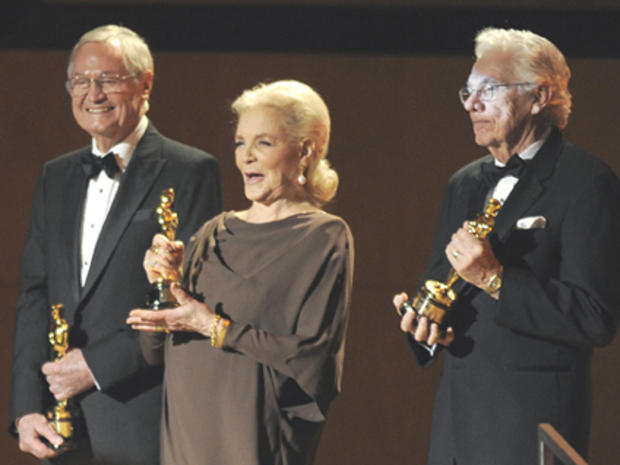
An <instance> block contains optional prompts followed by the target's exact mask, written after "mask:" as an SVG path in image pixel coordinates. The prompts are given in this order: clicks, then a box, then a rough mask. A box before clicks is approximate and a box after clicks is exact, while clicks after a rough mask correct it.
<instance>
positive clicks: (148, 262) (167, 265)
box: [142, 234, 185, 283]
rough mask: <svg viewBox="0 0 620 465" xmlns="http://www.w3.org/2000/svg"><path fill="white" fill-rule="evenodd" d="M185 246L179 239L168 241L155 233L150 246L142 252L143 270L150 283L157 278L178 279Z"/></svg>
mask: <svg viewBox="0 0 620 465" xmlns="http://www.w3.org/2000/svg"><path fill="white" fill-rule="evenodd" d="M184 254H185V246H184V245H183V242H181V241H169V240H168V238H167V237H166V236H164V235H163V234H155V236H153V242H152V244H151V248H150V249H148V250H147V251H146V253H145V254H144V261H143V262H142V264H143V266H144V271H146V276H147V278H148V280H149V282H150V283H154V282H155V281H157V280H158V279H159V278H164V279H165V280H166V281H180V280H181V277H182V275H183V273H182V271H181V265H182V264H183V255H184Z"/></svg>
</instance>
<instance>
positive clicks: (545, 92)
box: [532, 84, 551, 115]
mask: <svg viewBox="0 0 620 465" xmlns="http://www.w3.org/2000/svg"><path fill="white" fill-rule="evenodd" d="M550 100H551V87H550V86H549V85H548V84H542V85H540V86H538V87H537V88H536V90H535V91H534V103H533V104H532V114H533V115H538V114H540V112H542V111H543V108H545V107H546V106H547V105H548V104H549V101H550Z"/></svg>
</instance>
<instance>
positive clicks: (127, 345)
mask: <svg viewBox="0 0 620 465" xmlns="http://www.w3.org/2000/svg"><path fill="white" fill-rule="evenodd" d="M153 69H154V68H153V58H152V56H151V53H150V51H149V48H148V46H147V44H146V43H145V41H144V40H143V39H142V38H141V37H139V36H138V35H137V34H135V33H134V32H133V31H131V30H130V29H127V28H124V27H119V26H113V25H108V26H102V27H99V28H96V29H93V30H91V31H89V32H87V33H86V34H84V36H82V38H81V39H80V40H79V42H78V43H77V44H76V46H75V47H74V49H73V52H72V54H71V58H70V62H69V66H68V80H67V83H66V86H67V90H68V92H69V95H70V97H71V105H72V110H73V116H74V118H75V120H76V122H77V124H78V125H79V126H80V127H81V128H82V129H83V130H84V131H86V132H87V133H88V134H90V135H91V136H92V143H91V146H89V147H85V148H82V149H79V150H76V151H74V152H71V153H68V154H65V155H63V156H61V157H59V158H56V159H54V160H52V161H50V162H48V163H46V164H45V166H44V168H43V172H42V174H41V177H40V179H39V182H38V185H37V189H36V192H35V196H34V202H33V208H32V220H31V225H30V230H29V233H28V237H27V240H26V245H25V249H24V254H23V260H22V271H21V293H20V297H19V301H18V304H17V313H16V329H15V350H14V357H13V377H12V397H11V413H10V428H11V430H12V431H13V432H15V433H17V434H18V436H19V447H20V449H21V450H23V451H24V452H28V453H30V454H32V455H34V456H36V457H38V458H40V459H44V460H45V461H46V462H48V461H49V462H48V463H59V464H61V463H79V464H80V465H84V464H90V463H93V464H94V463H96V464H104V465H113V464H117V465H138V464H140V465H155V464H157V463H159V423H160V417H161V372H159V371H154V370H152V369H150V368H148V366H147V364H146V363H145V361H144V359H143V357H142V354H141V352H140V348H139V342H138V335H137V333H135V332H133V331H131V329H129V328H128V327H127V326H126V325H125V318H126V317H127V314H128V312H129V310H130V309H132V308H135V307H139V306H144V303H145V299H146V294H147V291H148V289H149V285H148V281H147V279H146V276H145V273H144V270H143V268H142V263H143V257H144V252H145V251H146V249H147V248H149V246H150V244H151V240H152V237H153V235H154V234H156V233H157V232H160V231H161V227H160V225H159V224H158V221H157V216H156V213H155V209H156V208H157V206H158V205H159V204H160V197H161V193H162V191H163V190H165V189H167V188H174V190H175V193H176V198H175V200H174V204H173V210H174V211H176V212H177V213H178V216H179V219H180V226H179V229H178V233H177V239H179V240H182V241H186V240H187V239H188V238H189V237H190V235H191V234H192V233H193V232H194V231H195V230H197V229H198V227H199V226H200V225H201V224H202V223H203V222H204V221H206V220H207V219H208V218H210V217H212V216H213V215H214V214H216V213H218V212H219V211H220V208H221V192H220V172H219V165H218V163H217V161H216V160H215V158H213V157H212V156H210V155H208V154H207V153H205V152H203V151H200V150H198V149H195V148H192V147H189V146H186V145H183V144H181V143H179V142H175V141H173V140H170V139H168V138H166V137H164V136H162V135H161V134H160V133H159V132H158V131H157V129H155V127H154V126H153V125H152V123H151V122H150V121H149V119H148V118H147V117H146V112H147V110H148V106H149V97H150V94H151V89H152V84H153ZM57 303H60V304H62V305H63V306H64V312H65V313H64V317H65V319H66V320H67V322H68V324H69V326H70V328H71V331H70V338H69V341H70V345H71V349H70V350H69V352H68V353H67V354H66V356H65V357H64V358H62V359H61V360H59V361H56V362H53V363H52V362H49V361H48V360H50V346H49V342H48V336H47V333H48V330H49V327H50V306H51V305H53V304H57ZM54 398H55V399H54ZM64 399H73V401H74V402H76V403H77V404H78V405H79V407H80V409H81V412H82V416H83V420H84V427H85V431H84V435H83V436H82V438H81V441H80V446H79V447H78V448H77V450H74V451H69V452H65V453H62V454H59V453H58V452H57V451H56V450H54V449H53V448H52V447H50V446H49V445H48V444H47V443H50V444H53V445H58V444H60V443H61V442H62V437H61V436H59V435H58V434H57V433H56V432H55V431H54V430H53V429H52V428H51V427H50V425H49V424H48V423H47V421H46V418H45V416H44V412H45V411H46V409H47V408H49V407H50V406H51V405H53V403H54V402H55V401H61V400H64ZM46 442H47V443H46Z"/></svg>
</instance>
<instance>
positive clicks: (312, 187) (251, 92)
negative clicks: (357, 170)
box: [232, 80, 338, 207]
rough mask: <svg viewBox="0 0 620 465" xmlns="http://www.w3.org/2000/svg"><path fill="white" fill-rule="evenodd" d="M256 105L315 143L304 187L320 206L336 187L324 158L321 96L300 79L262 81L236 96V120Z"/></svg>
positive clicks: (325, 122) (326, 129)
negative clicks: (273, 111) (274, 112)
mask: <svg viewBox="0 0 620 465" xmlns="http://www.w3.org/2000/svg"><path fill="white" fill-rule="evenodd" d="M259 105H262V106H267V107H272V108H276V109H278V110H279V111H280V112H282V115H283V116H284V118H283V119H284V125H285V128H286V130H287V132H288V133H289V135H290V136H291V137H293V138H295V139H297V140H298V141H302V140H304V139H310V140H311V141H312V142H314V153H312V154H311V156H310V157H309V164H308V166H307V167H306V170H305V172H304V175H305V176H306V179H307V182H306V184H305V185H304V186H303V189H304V192H305V195H306V197H307V199H308V201H310V202H311V203H312V204H313V205H316V206H319V207H320V206H322V205H324V204H326V203H327V202H329V201H330V200H332V199H333V198H334V196H335V195H336V191H337V190H338V173H336V171H335V170H334V169H333V168H331V167H330V164H329V162H328V161H327V159H326V156H327V149H328V146H329V134H330V127H331V122H330V117H329V110H328V109H327V105H325V102H324V101H323V99H322V98H321V96H320V95H319V94H318V93H317V92H316V91H315V90H314V89H312V88H311V87H310V86H308V85H307V84H304V83H303V82H299V81H294V80H284V81H275V82H271V83H269V84H265V83H261V84H258V85H257V86H255V87H253V88H252V89H247V90H245V91H244V92H243V93H242V94H241V95H240V96H239V97H237V99H236V100H235V101H234V102H233V104H232V111H233V113H234V114H235V116H236V117H237V120H238V119H239V117H240V116H241V114H242V113H243V112H244V111H246V110H248V109H249V108H252V107H255V106H259Z"/></svg>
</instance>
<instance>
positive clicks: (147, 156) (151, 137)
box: [81, 126, 166, 298]
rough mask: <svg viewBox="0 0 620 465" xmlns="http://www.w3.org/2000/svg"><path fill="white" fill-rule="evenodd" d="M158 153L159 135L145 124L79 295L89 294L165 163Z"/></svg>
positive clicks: (102, 230) (159, 151)
mask: <svg viewBox="0 0 620 465" xmlns="http://www.w3.org/2000/svg"><path fill="white" fill-rule="evenodd" d="M161 152H162V138H161V136H160V135H159V133H158V132H157V130H156V129H154V128H153V127H152V126H149V128H148V129H147V132H146V133H145V135H144V137H143V138H142V140H141V141H140V143H139V144H138V146H137V147H136V151H135V152H134V154H133V156H132V159H131V162H130V163H129V166H128V167H127V170H126V171H125V173H123V175H122V178H121V183H120V186H119V188H118V192H117V194H116V198H115V199H114V202H113V204H112V206H111V208H110V212H109V213H108V216H107V218H106V220H105V223H104V224H103V228H102V229H101V234H100V235H99V239H98V240H97V245H96V247H95V252H94V254H93V260H92V264H91V267H90V270H89V272H88V277H87V279H86V283H85V285H84V288H83V290H82V296H81V297H82V298H84V297H85V296H87V295H88V294H89V292H90V291H91V289H92V288H93V286H94V284H95V283H96V282H97V279H98V278H99V276H100V275H101V273H102V272H103V270H104V269H105V266H106V264H107V263H108V260H109V259H110V257H111V256H112V253H113V252H114V249H115V248H116V246H117V244H118V242H119V241H120V240H121V237H122V235H123V233H124V232H125V230H126V229H127V227H128V226H129V224H130V222H131V220H132V218H133V215H134V214H135V212H136V210H137V209H138V208H139V207H140V205H141V204H142V202H143V201H144V198H145V197H146V195H147V194H148V192H149V191H150V187H151V185H152V184H153V182H155V179H156V178H157V176H158V175H159V173H160V172H161V170H162V168H163V166H164V165H165V163H166V160H165V159H163V158H162V154H161ZM153 214H155V213H153Z"/></svg>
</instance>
